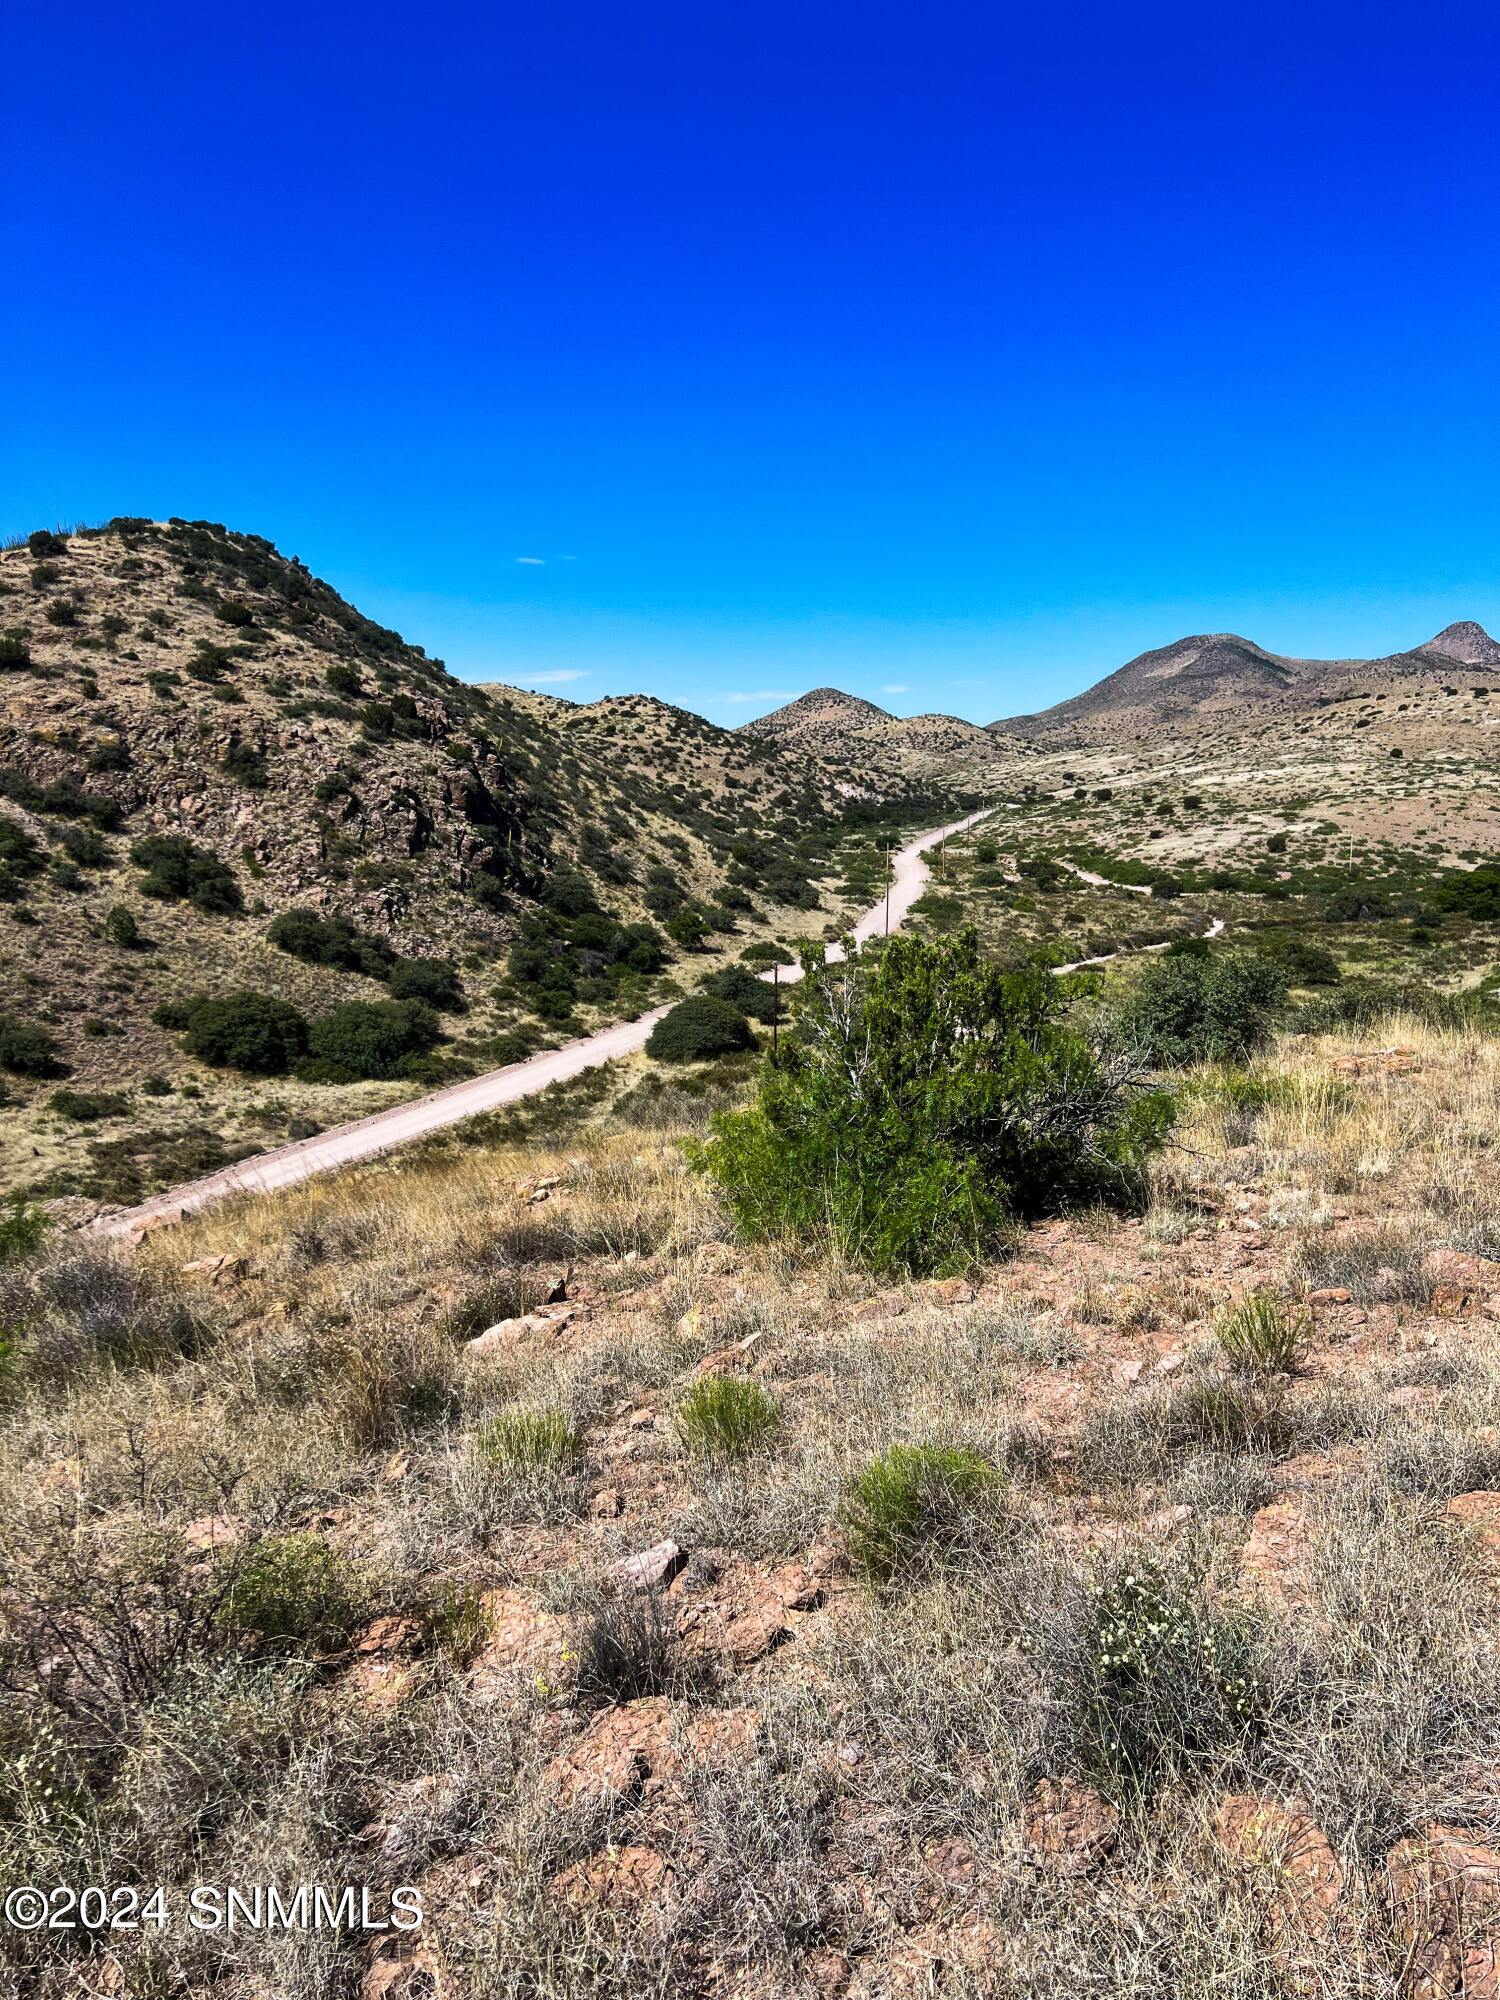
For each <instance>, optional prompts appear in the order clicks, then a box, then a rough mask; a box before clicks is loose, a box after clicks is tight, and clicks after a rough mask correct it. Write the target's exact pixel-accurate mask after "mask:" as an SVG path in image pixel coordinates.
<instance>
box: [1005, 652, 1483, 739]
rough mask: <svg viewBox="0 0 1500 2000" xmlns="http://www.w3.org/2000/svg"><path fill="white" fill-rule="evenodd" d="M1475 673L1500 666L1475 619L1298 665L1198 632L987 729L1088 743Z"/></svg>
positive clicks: (1193, 726) (1277, 711)
mask: <svg viewBox="0 0 1500 2000" xmlns="http://www.w3.org/2000/svg"><path fill="white" fill-rule="evenodd" d="M1476 667H1483V668H1485V669H1486V670H1489V671H1493V670H1496V669H1500V645H1497V643H1496V642H1495V640H1493V639H1492V638H1491V637H1490V636H1489V634H1488V633H1487V632H1486V631H1485V630H1484V628H1483V626H1481V625H1476V624H1474V623H1473V622H1472V621H1464V622H1461V623H1458V624H1454V625H1449V626H1447V627H1445V629H1444V630H1443V631H1441V632H1439V633H1438V634H1437V636H1436V637H1435V638H1433V639H1429V640H1427V641H1426V642H1425V643H1424V644H1423V645H1420V646H1416V647H1413V648H1412V649H1411V650H1410V651H1409V652H1404V653H1392V654H1390V655H1388V656H1386V657H1385V658H1382V659H1347V660H1307V659H1298V658H1293V657H1290V656H1287V655H1283V654H1279V653H1269V652H1267V651H1266V649H1265V648H1264V647H1263V646H1258V645H1256V644H1255V642H1254V640H1252V639H1243V638H1241V637H1240V636H1239V635H1238V634H1237V633H1234V632H1209V633H1197V634H1194V635H1192V636H1190V637H1188V638H1184V639H1178V640H1175V641H1174V642H1173V643H1172V644H1171V645H1169V646H1160V647H1157V648H1156V649H1154V650H1153V651H1151V652H1149V653H1141V654H1139V655H1138V656H1137V657H1136V658H1135V659H1133V660H1130V661H1127V663H1126V664H1125V665H1124V666H1123V667H1120V668H1119V669H1118V670H1117V671H1116V672H1115V673H1112V674H1109V675H1107V676H1106V677H1105V678H1104V679H1103V680H1102V681H1098V682H1096V683H1095V685H1094V686H1093V687H1091V688H1088V689H1086V690H1085V691H1084V692H1083V693H1082V694H1079V695H1074V696H1073V697H1072V698H1071V699H1070V700H1068V701H1062V702H1058V703H1057V704H1056V706H1055V707H1053V708H1049V709H1044V710H1043V711H1042V712H1041V713H1040V714H1037V715H1020V716H1013V717H1011V718H1009V719H1007V720H1005V721H1000V722H992V723H990V724H989V725H988V726H989V729H990V731H991V732H992V733H993V734H995V735H996V736H997V737H1001V738H1012V739H1019V740H1022V741H1026V740H1030V741H1033V742H1035V741H1038V740H1040V739H1055V740H1056V743H1057V745H1058V747H1062V746H1063V745H1064V744H1068V743H1077V744H1079V745H1083V744H1087V743H1097V742H1100V741H1103V740H1105V739H1110V738H1128V737H1135V736H1149V735H1151V734H1153V733H1155V732H1158V731H1161V730H1163V729H1173V730H1177V731H1181V730H1183V729H1189V730H1197V729H1201V728H1205V727H1207V728H1214V727H1217V726H1219V725H1222V724H1224V723H1226V722H1231V721H1236V720H1242V719H1244V718H1246V717H1249V716H1254V715H1260V714H1267V715H1272V714H1290V713H1292V712H1293V711H1295V710H1296V709H1299V708H1303V707H1306V706H1307V705H1308V704H1309V703H1310V702H1314V701H1316V700H1317V699H1318V698H1319V697H1320V696H1321V697H1326V698H1329V699H1333V698H1336V697H1338V696H1340V695H1344V694H1347V693H1348V692H1350V691H1351V690H1359V689H1363V688H1366V687H1369V688H1375V687H1387V688H1389V687H1393V686H1395V685H1397V684H1398V683H1402V684H1405V683H1423V682H1432V681H1433V680H1434V678H1438V679H1440V678H1441V676H1442V674H1443V672H1444V671H1449V672H1451V671H1454V670H1456V669H1459V668H1476Z"/></svg>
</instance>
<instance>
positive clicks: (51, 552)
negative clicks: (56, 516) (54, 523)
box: [26, 528, 68, 562]
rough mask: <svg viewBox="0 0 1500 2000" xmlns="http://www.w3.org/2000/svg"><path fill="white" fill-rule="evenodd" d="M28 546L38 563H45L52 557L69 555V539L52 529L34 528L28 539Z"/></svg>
mask: <svg viewBox="0 0 1500 2000" xmlns="http://www.w3.org/2000/svg"><path fill="white" fill-rule="evenodd" d="M26 546H27V548H28V549H29V550H30V551H31V554H32V556H33V557H34V558H35V559H36V561H38V562H45V561H46V560H47V559H48V558H49V557H51V556H65V555H66V554H67V553H68V538H67V536H66V535H61V534H58V533H57V532H56V531H55V530H54V529H52V528H33V529H32V531H31V533H30V534H29V535H28V536H27V537H26Z"/></svg>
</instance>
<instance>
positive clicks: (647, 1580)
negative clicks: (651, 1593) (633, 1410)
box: [609, 1412, 687, 1591]
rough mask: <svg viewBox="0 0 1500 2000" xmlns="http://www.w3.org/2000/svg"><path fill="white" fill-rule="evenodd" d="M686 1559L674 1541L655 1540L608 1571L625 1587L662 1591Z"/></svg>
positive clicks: (628, 1588)
mask: <svg viewBox="0 0 1500 2000" xmlns="http://www.w3.org/2000/svg"><path fill="white" fill-rule="evenodd" d="M648 1415H649V1412H648ZM686 1561H687V1556H686V1555H685V1554H684V1553H683V1551H682V1550H681V1549H680V1548H678V1546H677V1544H676V1543H675V1542H673V1541H665V1542H658V1543H657V1544H656V1546H655V1547H654V1548H650V1549H642V1550H641V1552H640V1554H639V1555H634V1556H625V1557H623V1558H622V1559H621V1561H619V1562H617V1563H613V1564H612V1565H611V1566H610V1571H609V1574H610V1575H611V1576H612V1577H613V1578H614V1579H615V1581H616V1582H617V1583H618V1584H620V1585H621V1587H622V1588H624V1589H626V1590H635V1591H642V1590H662V1589H665V1588H666V1586H667V1585H668V1584H669V1583H671V1581H672V1579H673V1578H674V1577H675V1576H676V1575H677V1573H678V1571H679V1570H680V1569H681V1568H682V1567H683V1565H684V1564H685V1563H686Z"/></svg>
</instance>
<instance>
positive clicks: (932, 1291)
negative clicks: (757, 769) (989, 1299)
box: [927, 1278, 974, 1306]
mask: <svg viewBox="0 0 1500 2000" xmlns="http://www.w3.org/2000/svg"><path fill="white" fill-rule="evenodd" d="M927 1296H928V1298H930V1299H931V1300H932V1301H933V1303H934V1304H935V1305H940V1306H966V1305H968V1304H970V1302H971V1301H972V1300H973V1297H974V1287H973V1286H972V1285H971V1284H969V1283H968V1282H967V1280H966V1279H963V1278H932V1279H929V1281H928V1284H927Z"/></svg>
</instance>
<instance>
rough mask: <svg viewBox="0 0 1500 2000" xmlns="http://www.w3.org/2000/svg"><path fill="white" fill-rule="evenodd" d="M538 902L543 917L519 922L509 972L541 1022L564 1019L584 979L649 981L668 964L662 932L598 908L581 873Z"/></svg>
mask: <svg viewBox="0 0 1500 2000" xmlns="http://www.w3.org/2000/svg"><path fill="white" fill-rule="evenodd" d="M542 903H543V908H542V912H541V914H540V915H538V916H535V917H528V918H527V919H526V920H525V921H524V922H523V923H522V925H521V933H520V936H519V937H518V938H517V939H516V942H515V943H514V944H513V945H512V946H511V948H510V956H509V958H508V960H507V969H508V970H509V972H510V976H511V978H512V979H514V980H515V981H516V983H517V985H518V986H520V987H522V988H523V989H524V990H525V993H526V998H527V999H528V1001H529V1003H530V1005H531V1007H532V1009H533V1011H534V1012H536V1013H537V1014H539V1015H540V1016H541V1017H542V1019H543V1020H551V1021H565V1020H567V1018H568V1017H569V1015H570V1014H571V1013H572V1011H573V1004H574V1001H575V1000H576V999H577V997H578V988H579V984H580V982H581V981H582V980H586V979H601V978H602V979H608V980H611V981H616V980H619V979H622V978H624V977H626V976H627V975H629V974H632V973H633V974H636V975H638V976H640V977H643V978H649V977H650V976H651V975H653V974H655V973H657V972H660V971H661V969H662V966H663V965H664V964H665V963H666V946H665V944H664V942H663V940H662V938H661V936H660V934H659V933H658V932H657V931H656V930H655V929H653V927H652V926H651V925H650V924H622V923H621V922H620V921H619V920H618V918H616V917H612V916H611V915H610V914H609V913H608V912H607V911H605V910H602V909H600V907H599V904H598V901H597V899H596V898H595V895H594V892H593V890H592V888H591V887H590V886H589V884H588V882H587V880H586V879H585V878H584V877H583V876H582V875H578V874H560V875H555V876H554V877H553V879H552V881H551V882H550V883H549V884H548V886H547V889H546V891H545V892H544V895H543V898H542Z"/></svg>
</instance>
